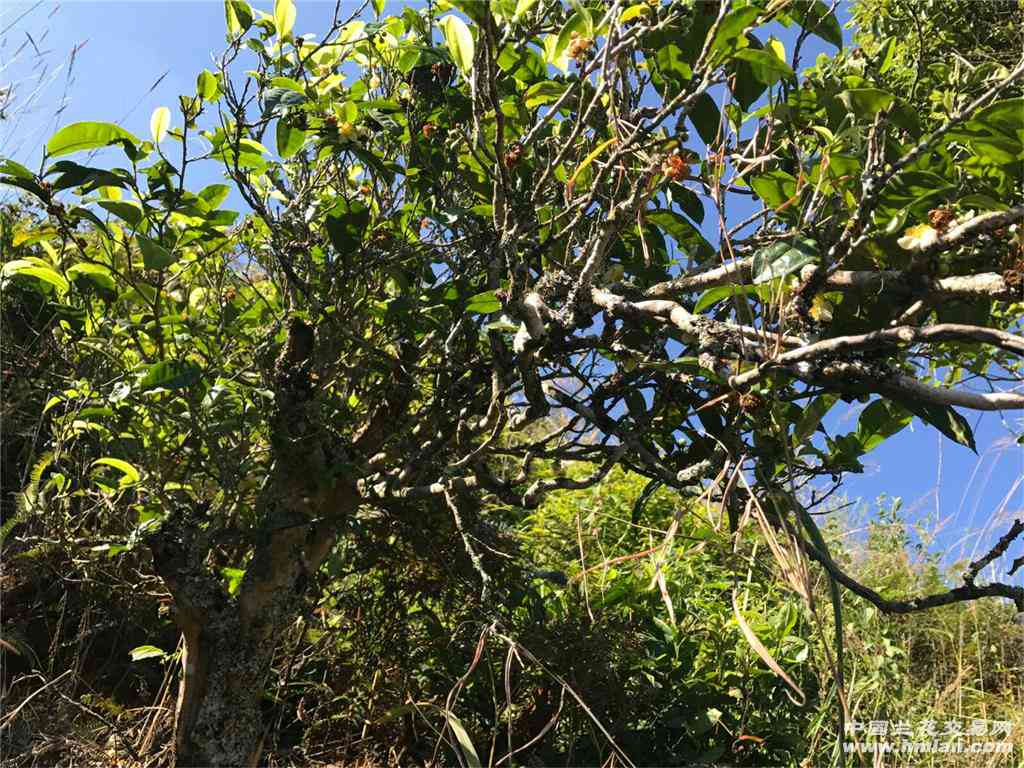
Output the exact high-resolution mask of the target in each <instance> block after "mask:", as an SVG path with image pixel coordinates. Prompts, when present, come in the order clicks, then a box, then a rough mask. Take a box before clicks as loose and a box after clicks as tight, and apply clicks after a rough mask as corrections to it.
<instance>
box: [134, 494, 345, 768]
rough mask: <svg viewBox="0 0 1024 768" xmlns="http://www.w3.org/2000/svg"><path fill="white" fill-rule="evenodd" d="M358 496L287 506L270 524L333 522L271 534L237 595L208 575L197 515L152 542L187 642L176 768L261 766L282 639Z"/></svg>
mask: <svg viewBox="0 0 1024 768" xmlns="http://www.w3.org/2000/svg"><path fill="white" fill-rule="evenodd" d="M357 505H358V496H357V495H356V493H355V488H354V487H352V486H351V485H348V484H342V483H339V484H338V485H337V486H335V488H333V489H328V490H326V491H324V492H322V493H320V494H319V495H317V496H314V497H312V498H311V497H309V496H305V497H295V496H292V497H289V498H288V499H279V500H278V502H277V504H276V505H275V507H276V509H275V510H274V512H273V513H272V514H271V516H270V518H269V520H271V521H277V522H280V521H281V519H282V518H284V517H291V516H295V515H297V514H298V513H299V511H300V510H301V511H303V512H305V513H306V514H308V513H309V512H311V511H313V510H322V511H323V512H324V513H325V516H329V520H322V521H321V522H317V523H312V522H308V521H309V520H312V519H315V518H314V517H312V516H309V517H305V516H304V522H301V523H296V524H291V525H288V526H283V527H276V528H274V527H271V529H270V531H269V532H268V533H265V535H264V536H263V541H262V543H261V544H260V545H259V546H257V548H256V551H255V553H254V555H253V558H252V561H251V562H250V564H249V567H248V569H247V570H246V575H245V578H244V579H243V581H242V585H241V588H240V589H239V593H238V595H237V597H231V596H230V595H228V593H227V591H226V590H225V589H224V588H223V586H222V585H221V583H220V581H219V579H218V578H217V577H216V576H215V575H214V574H211V573H210V572H209V570H208V569H207V568H206V565H205V560H206V557H207V554H208V553H209V545H208V541H207V539H208V536H207V534H205V533H204V531H203V526H202V523H203V521H202V520H201V519H200V518H199V517H198V516H197V515H196V514H195V513H194V512H192V511H191V510H188V511H185V510H178V511H175V512H173V513H172V514H171V515H169V516H168V519H167V520H166V521H165V523H164V525H163V526H162V528H161V529H160V531H159V532H158V533H157V534H155V535H153V536H152V537H150V540H149V546H150V549H151V550H152V552H153V557H154V562H155V564H156V567H157V571H158V573H159V574H160V576H161V577H162V578H163V580H164V583H165V584H166V585H167V587H168V589H169V590H170V592H171V594H172V595H173V596H174V601H175V608H176V612H177V613H176V619H177V622H178V625H179V627H180V628H181V631H182V634H183V635H184V638H185V650H184V654H183V657H182V670H183V671H182V676H181V680H180V683H179V690H178V703H177V710H176V713H175V728H174V730H175V737H174V741H175V765H176V766H180V767H181V768H184V767H185V766H254V765H256V764H257V763H258V761H259V758H260V755H261V753H262V748H263V737H264V734H265V724H264V722H263V716H262V712H261V702H262V700H263V693H264V689H265V685H266V680H267V675H268V673H269V671H270V665H271V663H272V661H273V658H274V652H275V650H276V648H277V643H278V640H279V638H280V637H281V635H282V634H283V633H284V632H285V631H286V630H287V629H288V627H290V626H291V625H292V624H293V623H294V622H295V620H296V619H297V618H298V616H299V614H300V612H301V605H302V600H301V598H302V595H303V594H304V593H305V591H306V586H307V581H308V577H309V575H310V574H312V573H314V572H315V571H316V569H317V568H319V566H320V564H321V563H322V562H323V559H324V558H325V557H326V556H327V554H328V553H329V552H330V550H331V547H332V546H333V544H334V541H335V534H334V527H335V525H336V521H337V520H338V519H339V516H345V515H346V514H348V513H351V512H352V511H354V510H355V508H356V506H357Z"/></svg>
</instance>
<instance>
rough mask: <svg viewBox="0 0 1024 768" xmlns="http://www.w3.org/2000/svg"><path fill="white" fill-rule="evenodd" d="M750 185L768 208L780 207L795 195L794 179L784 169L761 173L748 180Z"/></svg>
mask: <svg viewBox="0 0 1024 768" xmlns="http://www.w3.org/2000/svg"><path fill="white" fill-rule="evenodd" d="M750 187H751V189H753V190H754V192H756V193H757V196H758V197H760V198H761V199H762V200H763V201H764V204H765V205H767V206H768V207H769V208H775V209H778V208H780V207H781V206H782V205H783V204H784V203H786V202H788V201H789V200H792V199H793V197H794V196H795V195H796V179H795V178H793V177H792V176H791V175H789V174H788V173H786V172H785V171H780V170H774V171H768V172H767V173H762V174H760V175H759V176H755V177H754V178H752V179H751V180H750Z"/></svg>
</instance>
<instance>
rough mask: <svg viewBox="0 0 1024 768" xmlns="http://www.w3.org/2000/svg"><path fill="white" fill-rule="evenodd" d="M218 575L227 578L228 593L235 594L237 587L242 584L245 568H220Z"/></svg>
mask: <svg viewBox="0 0 1024 768" xmlns="http://www.w3.org/2000/svg"><path fill="white" fill-rule="evenodd" d="M220 575H221V576H223V577H224V578H225V579H227V582H228V594H229V595H237V594H238V589H239V587H241V586H242V579H244V578H245V570H244V569H243V568H227V567H225V568H221V569H220Z"/></svg>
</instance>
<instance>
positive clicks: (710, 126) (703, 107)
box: [690, 93, 722, 144]
mask: <svg viewBox="0 0 1024 768" xmlns="http://www.w3.org/2000/svg"><path fill="white" fill-rule="evenodd" d="M721 120H722V116H721V113H720V112H719V111H718V106H717V105H716V104H715V100H714V99H712V98H711V97H710V96H709V95H708V94H707V93H702V94H701V95H700V96H699V97H698V98H697V101H695V102H694V104H693V108H692V109H691V110H690V121H691V122H692V123H693V125H694V127H695V128H696V129H697V133H698V134H699V135H700V138H701V141H703V142H704V143H705V144H712V143H714V141H715V139H716V138H717V137H718V127H719V124H720V123H721Z"/></svg>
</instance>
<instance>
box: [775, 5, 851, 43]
mask: <svg viewBox="0 0 1024 768" xmlns="http://www.w3.org/2000/svg"><path fill="white" fill-rule="evenodd" d="M787 10H788V11H789V14H790V15H791V16H792V17H793V18H794V19H796V21H797V23H798V24H800V26H802V27H803V28H804V29H808V30H810V31H811V32H813V33H814V34H816V35H817V36H818V37H820V38H821V39H822V40H824V41H826V42H828V43H832V45H834V46H835V47H836V48H842V47H843V29H842V27H840V26H839V20H838V19H836V15H835V14H834V13H829V7H828V5H826V4H825V3H823V2H821V0H814V2H811V3H807V2H798V3H793V4H792V5H790V6H789V8H788V9H787Z"/></svg>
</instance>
